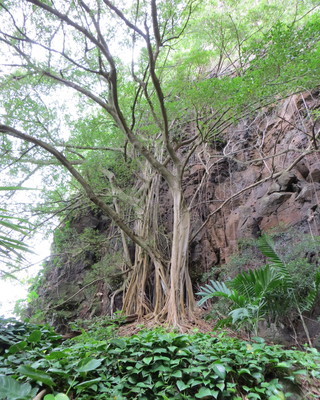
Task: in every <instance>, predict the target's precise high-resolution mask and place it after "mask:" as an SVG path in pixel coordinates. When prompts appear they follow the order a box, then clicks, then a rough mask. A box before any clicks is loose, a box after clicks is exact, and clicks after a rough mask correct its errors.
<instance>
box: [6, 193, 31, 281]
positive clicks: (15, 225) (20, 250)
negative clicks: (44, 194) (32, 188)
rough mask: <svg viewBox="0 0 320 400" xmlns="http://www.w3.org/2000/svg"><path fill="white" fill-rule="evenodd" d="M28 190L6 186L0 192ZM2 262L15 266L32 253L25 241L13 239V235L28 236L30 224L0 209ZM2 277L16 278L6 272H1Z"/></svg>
mask: <svg viewBox="0 0 320 400" xmlns="http://www.w3.org/2000/svg"><path fill="white" fill-rule="evenodd" d="M12 190H14V191H15V190H28V188H23V187H15V186H5V187H3V186H2V187H0V191H12ZM0 213H1V214H0V262H1V263H3V264H6V265H8V266H10V265H11V266H15V268H17V266H18V264H19V263H20V262H21V261H22V260H24V254H25V253H32V251H31V250H30V248H29V246H28V245H27V244H25V243H24V242H23V240H20V239H17V238H15V237H12V233H14V234H15V233H18V234H20V235H23V236H26V235H28V233H29V231H30V224H29V222H28V221H27V220H26V219H24V218H20V217H18V216H16V215H13V216H12V215H10V214H9V213H8V211H7V210H5V209H3V208H0ZM0 276H1V277H11V278H15V276H14V274H11V273H9V272H7V271H6V270H0Z"/></svg>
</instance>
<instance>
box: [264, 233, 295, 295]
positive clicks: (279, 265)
mask: <svg viewBox="0 0 320 400" xmlns="http://www.w3.org/2000/svg"><path fill="white" fill-rule="evenodd" d="M258 248H259V250H260V251H261V253H262V254H263V255H264V256H265V257H267V259H268V264H269V265H270V267H272V268H275V269H276V271H277V272H279V273H280V274H281V275H282V284H283V286H286V287H288V288H292V287H293V280H292V278H291V274H290V271H289V270H288V268H287V266H286V264H285V263H284V262H283V261H282V260H281V258H280V256H279V255H278V254H277V252H276V250H275V246H274V243H273V240H272V239H271V237H270V236H268V235H262V236H261V237H260V238H259V240H258Z"/></svg>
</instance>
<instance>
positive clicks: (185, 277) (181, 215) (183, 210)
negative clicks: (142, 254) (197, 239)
mask: <svg viewBox="0 0 320 400" xmlns="http://www.w3.org/2000/svg"><path fill="white" fill-rule="evenodd" d="M171 194H172V198H173V213H174V216H173V237H172V249H171V260H170V292H169V294H168V305H167V307H168V316H167V322H168V323H169V324H172V325H174V326H179V325H180V324H181V322H182V321H183V320H184V319H185V318H186V317H188V316H189V317H190V316H192V313H193V309H194V306H195V300H194V295H193V290H192V284H191V279H190V275H189V270H188V252H189V237H190V211H189V209H188V207H187V204H186V201H185V199H184V196H183V191H182V187H181V183H180V182H176V184H175V185H171ZM187 312H188V315H187Z"/></svg>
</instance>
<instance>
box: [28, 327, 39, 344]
mask: <svg viewBox="0 0 320 400" xmlns="http://www.w3.org/2000/svg"><path fill="white" fill-rule="evenodd" d="M27 340H28V341H29V342H31V343H39V342H40V340H41V331H39V330H38V331H33V332H32V333H31V334H30V335H29V337H28V339H27Z"/></svg>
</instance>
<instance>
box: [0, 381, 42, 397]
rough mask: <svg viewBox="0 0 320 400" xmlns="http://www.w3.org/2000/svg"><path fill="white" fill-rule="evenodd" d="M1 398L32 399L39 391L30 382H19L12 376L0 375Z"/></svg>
mask: <svg viewBox="0 0 320 400" xmlns="http://www.w3.org/2000/svg"><path fill="white" fill-rule="evenodd" d="M0 388H1V393H0V399H3V400H6V399H10V400H30V398H33V397H34V396H35V394H36V393H37V389H36V388H35V389H32V387H31V385H30V384H29V383H23V384H21V383H19V382H17V381H16V380H15V379H13V378H11V377H10V376H0Z"/></svg>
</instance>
